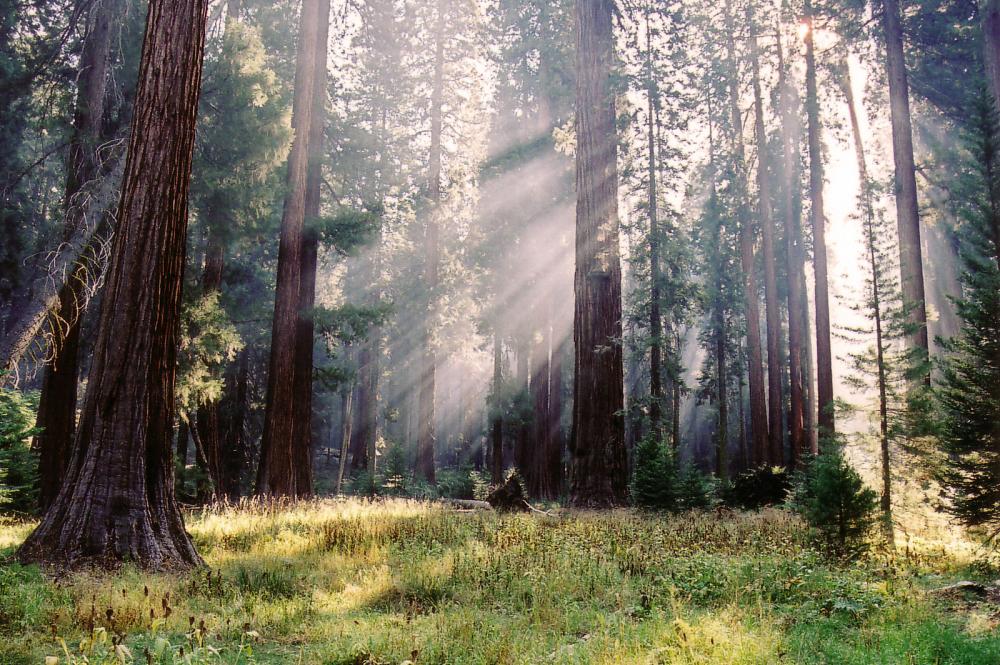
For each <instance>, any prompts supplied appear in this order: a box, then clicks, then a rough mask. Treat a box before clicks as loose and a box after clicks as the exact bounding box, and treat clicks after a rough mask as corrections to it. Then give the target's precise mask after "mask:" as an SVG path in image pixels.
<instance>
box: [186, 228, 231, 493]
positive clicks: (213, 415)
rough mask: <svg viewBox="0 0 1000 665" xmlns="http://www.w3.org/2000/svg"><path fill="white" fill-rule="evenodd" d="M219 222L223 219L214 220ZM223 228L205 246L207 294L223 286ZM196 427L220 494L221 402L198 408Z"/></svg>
mask: <svg viewBox="0 0 1000 665" xmlns="http://www.w3.org/2000/svg"><path fill="white" fill-rule="evenodd" d="M212 221H214V222H215V223H216V224H219V223H221V220H218V219H216V220H212ZM221 235H222V234H221V229H218V228H210V229H209V233H208V247H207V248H206V250H205V267H204V270H203V272H202V276H201V288H202V293H203V294H204V295H206V296H209V295H212V294H218V293H219V292H220V290H221V289H222V271H223V269H224V267H225V249H224V245H223V242H222V238H221ZM192 425H193V430H194V431H195V434H196V436H197V440H198V441H200V446H201V449H202V452H203V453H204V460H205V466H206V469H205V470H206V471H207V472H208V477H209V480H211V486H212V487H211V493H212V494H215V495H217V496H221V493H222V491H223V490H222V445H223V443H222V431H221V424H220V421H219V403H218V402H212V403H209V404H205V405H203V406H201V407H199V408H198V412H197V414H196V415H195V419H194V422H193V423H192Z"/></svg>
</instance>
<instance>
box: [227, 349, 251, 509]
mask: <svg viewBox="0 0 1000 665" xmlns="http://www.w3.org/2000/svg"><path fill="white" fill-rule="evenodd" d="M226 393H227V396H226V400H225V402H226V407H227V409H228V417H227V418H226V429H225V435H224V436H223V438H222V440H223V444H224V446H225V447H224V454H223V456H222V491H223V492H224V493H225V496H227V497H228V498H229V500H230V501H236V500H237V499H239V498H240V479H241V477H242V476H243V473H244V471H245V470H246V461H247V459H248V457H249V454H248V451H247V447H248V441H247V433H246V421H247V411H248V409H249V399H250V355H249V351H248V350H247V349H243V350H242V351H240V354H239V356H238V357H237V359H236V364H235V367H233V368H232V371H231V372H230V374H229V376H228V377H227V378H226Z"/></svg>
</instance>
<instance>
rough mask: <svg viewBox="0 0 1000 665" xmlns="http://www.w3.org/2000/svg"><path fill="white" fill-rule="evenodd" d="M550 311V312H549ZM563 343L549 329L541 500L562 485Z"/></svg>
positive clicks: (552, 330) (553, 329) (552, 494)
mask: <svg viewBox="0 0 1000 665" xmlns="http://www.w3.org/2000/svg"><path fill="white" fill-rule="evenodd" d="M550 311H551V310H550ZM565 344H566V342H565V341H562V342H559V343H558V344H557V343H556V340H555V328H554V327H550V328H549V353H550V355H551V357H552V359H551V361H550V364H549V410H548V414H547V415H548V418H549V421H548V432H547V434H546V437H547V438H546V442H547V446H548V447H547V449H546V455H545V459H546V462H545V466H546V471H545V488H544V489H545V491H544V492H543V493H542V496H543V498H547V499H555V498H557V497H558V496H559V494H560V492H561V491H562V484H563V433H562V407H563V402H562V389H563V370H562V368H563V358H565V356H566V349H565Z"/></svg>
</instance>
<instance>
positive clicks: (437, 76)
mask: <svg viewBox="0 0 1000 665" xmlns="http://www.w3.org/2000/svg"><path fill="white" fill-rule="evenodd" d="M444 32H445V20H444V2H443V1H442V0H438V2H437V25H436V27H435V35H434V81H433V84H432V85H433V87H432V89H431V151H430V167H429V170H428V174H427V195H428V204H429V210H428V211H427V225H426V227H425V229H424V259H425V262H426V263H425V271H426V273H425V280H426V284H425V285H424V286H425V288H426V289H427V292H428V295H427V318H426V319H425V320H424V331H423V339H422V340H421V345H422V355H423V358H422V361H423V364H422V367H421V370H420V417H419V426H418V428H417V469H416V471H417V477H419V478H421V479H423V480H426V481H427V482H429V483H434V482H435V476H434V448H435V445H436V443H437V434H436V432H435V422H434V421H435V410H434V399H435V397H434V392H435V388H436V383H437V349H436V347H435V341H434V339H433V337H434V334H433V328H434V326H435V324H436V319H437V297H438V278H439V275H438V273H439V271H440V263H441V247H440V237H439V236H440V228H439V221H440V218H439V216H440V214H441V211H440V206H441V125H442V119H441V115H442V105H443V95H444V40H445V34H444Z"/></svg>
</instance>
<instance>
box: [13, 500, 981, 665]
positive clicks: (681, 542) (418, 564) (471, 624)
mask: <svg viewBox="0 0 1000 665" xmlns="http://www.w3.org/2000/svg"><path fill="white" fill-rule="evenodd" d="M187 523H188V527H189V529H190V531H191V533H192V534H193V536H194V538H195V540H196V543H197V545H198V548H199V550H200V551H201V552H202V553H203V555H204V557H205V560H206V561H207V562H208V564H209V566H210V567H211V572H209V571H207V570H201V571H194V572H191V573H186V574H180V575H170V574H157V575H152V576H149V575H145V574H143V573H141V572H139V571H136V570H133V569H124V570H121V571H119V572H117V573H115V574H98V573H77V574H74V575H71V576H68V577H62V578H56V579H53V578H51V577H46V576H45V575H43V574H42V573H41V572H40V571H39V570H38V569H37V568H33V567H28V568H25V567H20V566H17V565H14V564H6V565H3V566H0V663H2V664H3V665H8V664H10V665H14V664H17V663H43V662H45V657H46V656H53V657H58V658H59V659H60V660H59V661H58V662H60V663H67V662H89V663H118V662H136V663H146V662H153V663H182V662H191V663H196V664H197V663H300V662H301V663H325V664H329V665H334V664H344V665H363V664H368V663H371V664H375V663H394V664H395V663H402V662H404V661H406V660H411V661H414V663H415V664H416V665H424V664H431V663H440V664H445V663H447V664H455V663H484V664H494V663H550V662H551V663H719V664H732V663H747V664H754V665H758V664H762V663H809V664H816V663H852V664H853V663H858V664H861V663H866V664H867V663H885V664H896V663H940V664H955V665H957V664H963V665H965V664H978V663H982V664H984V665H985V664H995V663H1000V632H998V631H997V628H996V622H995V612H996V611H997V608H995V607H990V606H988V605H985V604H979V603H973V602H971V601H950V602H949V601H942V600H933V599H932V598H931V597H929V596H928V595H927V594H925V593H924V591H923V590H924V589H925V588H928V587H933V586H939V585H942V584H944V583H946V582H948V581H951V580H954V579H959V578H971V579H978V577H977V576H976V573H975V572H974V571H973V569H972V568H971V567H970V566H969V565H968V564H967V563H965V562H964V561H963V560H961V559H959V558H957V555H951V554H949V553H948V552H947V551H944V550H939V551H936V552H931V553H925V554H923V555H920V556H917V555H913V554H912V553H911V555H909V556H907V555H904V556H900V557H898V558H897V559H896V560H895V561H892V562H891V563H890V561H889V560H888V559H886V558H884V557H878V556H873V557H870V558H868V559H865V560H864V561H861V562H858V563H855V564H849V565H848V564H838V563H836V562H831V561H829V560H827V559H825V558H824V557H822V556H821V555H819V554H818V553H816V552H814V551H813V550H812V549H810V547H809V545H808V540H807V537H806V532H805V529H804V527H803V525H802V524H801V523H800V522H799V521H798V520H797V519H796V518H794V517H792V516H790V515H789V514H788V513H785V512H782V511H777V510H775V511H766V512H763V513H760V514H745V515H741V514H716V513H714V512H708V513H692V514H688V515H681V516H676V517H653V516H645V515H640V514H636V513H633V512H630V511H618V512H613V513H601V514H572V515H566V516H560V517H545V516H498V515H495V514H492V513H486V512H479V513H460V512H456V511H452V510H449V509H447V508H444V507H440V506H435V505H429V504H421V503H415V502H406V501H402V500H397V501H387V502H376V503H366V502H360V501H354V500H345V501H322V502H315V503H308V504H300V505H298V506H286V507H273V508H266V507H263V506H259V505H245V506H242V507H239V508H227V509H218V510H212V511H205V512H199V513H195V514H191V515H189V516H188V518H187ZM29 529H30V525H23V524H11V523H6V524H4V523H0V555H4V556H6V555H9V554H11V553H12V552H13V549H14V547H15V546H16V544H17V543H18V542H20V540H21V539H22V538H23V537H24V536H25V535H26V533H27V531H28V530H29ZM63 644H65V649H64V647H63ZM147 654H148V655H147ZM84 656H86V658H87V660H83V657H84Z"/></svg>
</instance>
